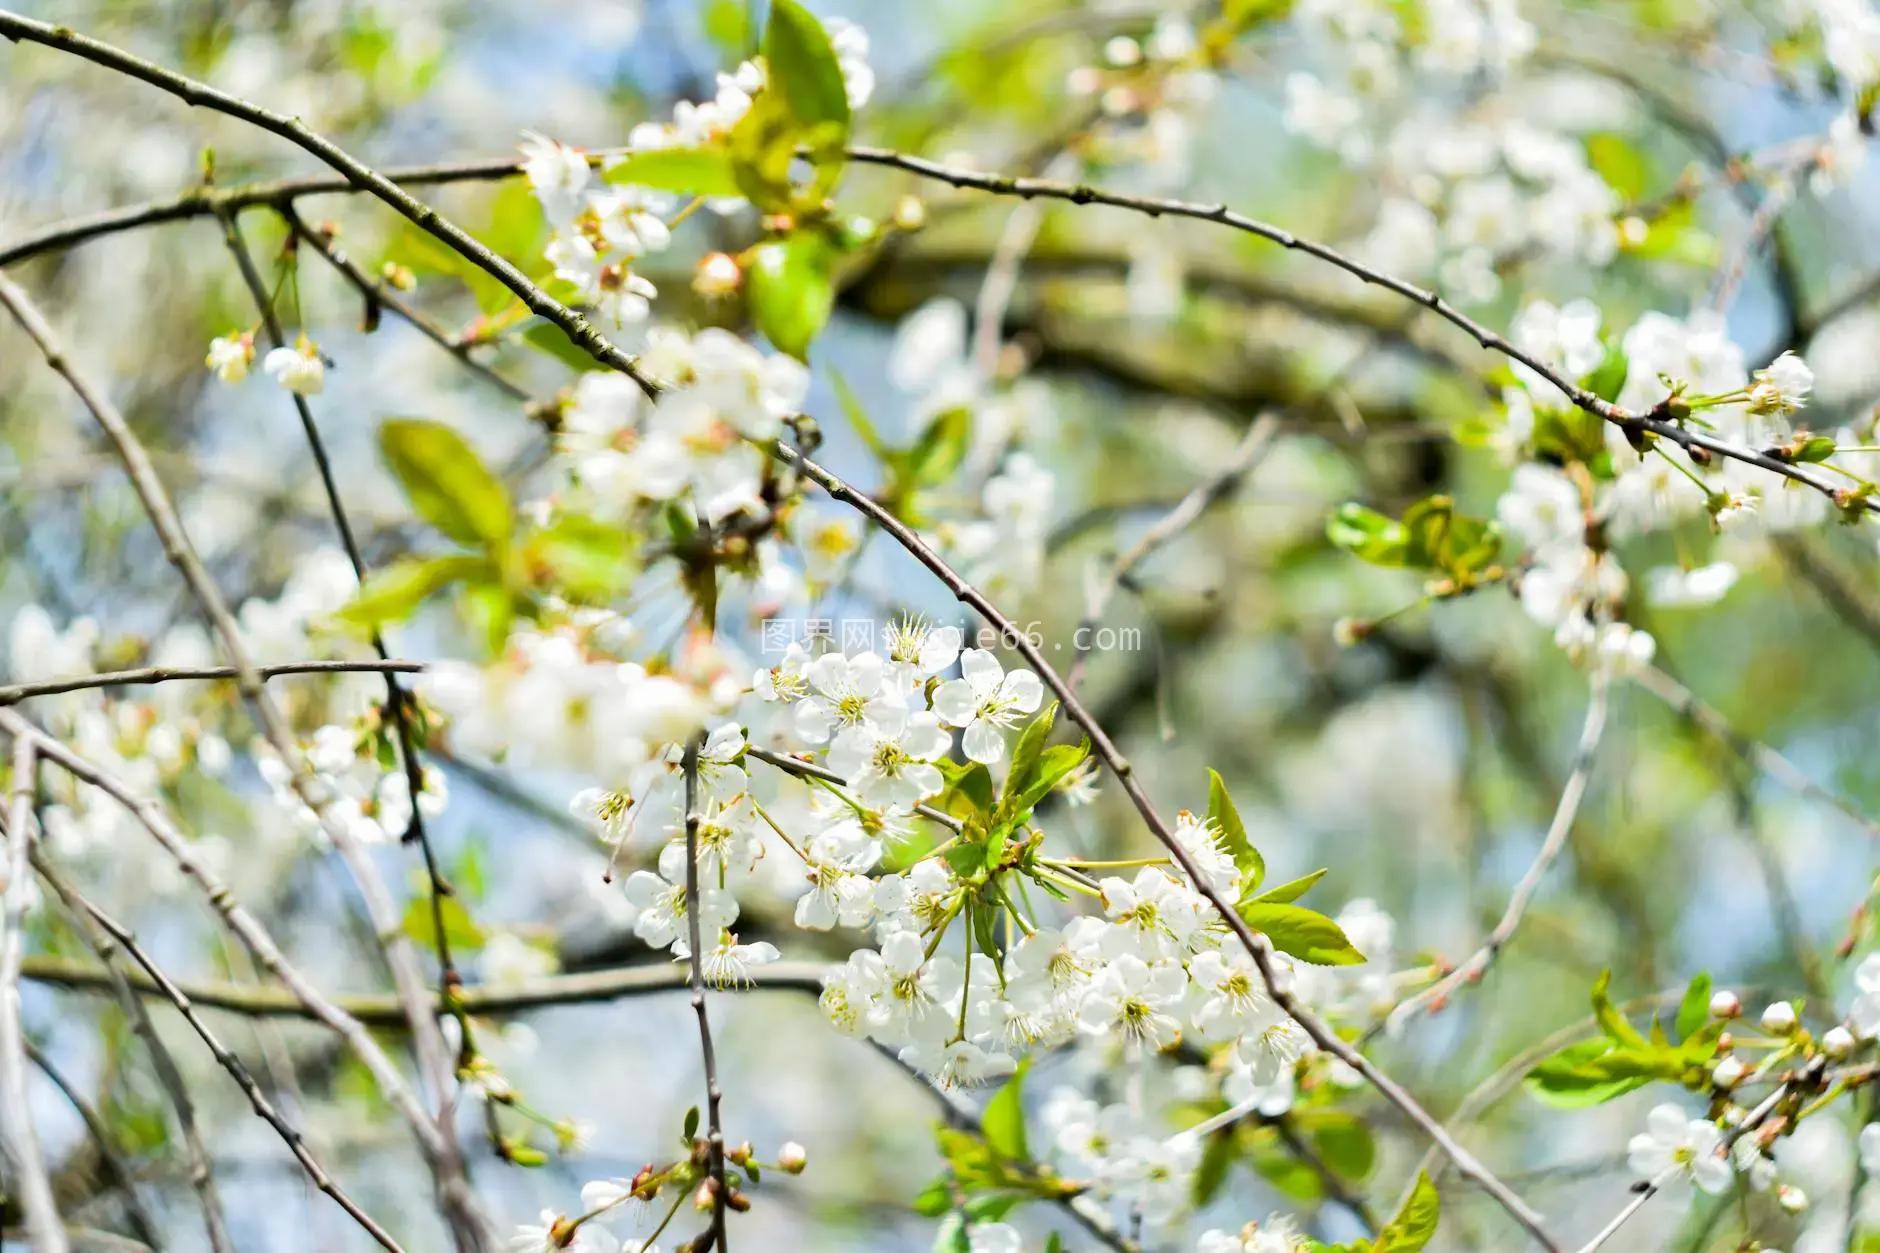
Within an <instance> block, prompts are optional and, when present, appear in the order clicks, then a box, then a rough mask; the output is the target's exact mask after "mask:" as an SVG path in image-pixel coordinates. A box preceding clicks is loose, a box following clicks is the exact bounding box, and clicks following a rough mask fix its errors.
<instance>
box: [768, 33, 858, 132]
mask: <svg viewBox="0 0 1880 1253" xmlns="http://www.w3.org/2000/svg"><path fill="white" fill-rule="evenodd" d="M764 61H765V64H766V68H767V69H768V71H769V85H768V87H767V88H766V90H767V91H775V92H777V93H779V94H780V95H781V96H782V97H783V100H784V102H785V103H786V104H788V105H789V108H790V113H791V115H792V116H793V117H794V118H795V119H796V120H797V122H798V123H800V124H801V125H802V126H803V127H805V128H810V127H816V126H820V125H824V124H833V125H834V126H835V127H836V128H838V130H837V138H836V139H835V141H834V142H835V145H836V146H837V147H840V146H841V145H842V144H844V143H847V142H848V134H849V92H848V88H847V87H846V86H844V85H843V82H842V65H841V62H839V61H838V60H837V59H836V50H835V48H833V47H832V46H831V45H830V43H829V33H828V32H827V31H825V30H824V29H823V28H822V23H821V22H818V21H817V20H816V18H815V17H814V16H813V15H812V14H811V13H810V11H809V10H808V9H805V8H804V7H803V6H802V5H801V4H798V3H797V0H771V5H770V25H769V26H768V27H766V28H765V30H764Z"/></svg>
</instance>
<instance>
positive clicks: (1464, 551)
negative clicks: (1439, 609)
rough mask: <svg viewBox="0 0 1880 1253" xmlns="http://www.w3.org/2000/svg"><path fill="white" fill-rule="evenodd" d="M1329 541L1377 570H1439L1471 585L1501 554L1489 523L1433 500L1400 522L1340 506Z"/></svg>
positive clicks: (1439, 498) (1413, 509) (1419, 504)
mask: <svg viewBox="0 0 1880 1253" xmlns="http://www.w3.org/2000/svg"><path fill="white" fill-rule="evenodd" d="M1325 534H1326V538H1327V539H1329V540H1331V542H1332V543H1333V544H1335V545H1336V546H1338V547H1339V548H1342V549H1344V550H1345V551H1347V552H1349V553H1351V554H1352V555H1353V556H1355V557H1357V558H1358V559H1359V560H1360V561H1366V562H1369V563H1370V564H1372V565H1374V566H1391V567H1400V568H1408V569H1413V570H1436V571H1440V572H1442V573H1444V574H1447V575H1449V576H1450V577H1451V578H1452V579H1454V580H1456V582H1457V583H1458V584H1461V585H1465V586H1466V585H1467V584H1469V583H1470V582H1472V581H1473V580H1474V579H1475V577H1476V576H1478V575H1479V574H1481V573H1482V572H1483V571H1484V570H1486V569H1487V568H1488V565H1489V563H1490V562H1492V561H1494V559H1495V557H1496V556H1497V555H1498V554H1499V553H1500V552H1501V529H1500V527H1498V526H1497V525H1496V524H1495V523H1494V522H1492V521H1490V520H1489V519H1487V518H1477V517H1471V516H1470V515H1468V514H1463V513H1458V512H1456V508H1455V504H1454V502H1453V501H1451V500H1450V499H1449V497H1447V496H1431V497H1429V498H1428V499H1426V500H1420V501H1418V502H1417V503H1416V504H1414V505H1412V506H1410V508H1409V509H1408V510H1406V511H1405V513H1404V516H1403V519H1402V520H1401V521H1399V520H1397V519H1395V518H1392V517H1390V516H1388V515H1387V514H1382V513H1379V512H1378V511H1377V510H1375V509H1369V508H1366V507H1365V506H1363V505H1359V504H1355V503H1351V504H1344V505H1340V506H1339V507H1338V509H1337V510H1336V511H1335V512H1334V513H1333V514H1332V517H1331V520H1330V521H1329V522H1328V523H1327V524H1326V528H1325Z"/></svg>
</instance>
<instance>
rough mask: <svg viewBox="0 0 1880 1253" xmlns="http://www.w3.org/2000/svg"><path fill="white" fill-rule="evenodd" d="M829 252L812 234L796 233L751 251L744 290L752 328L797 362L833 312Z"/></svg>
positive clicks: (826, 243) (825, 242) (832, 262)
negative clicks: (754, 327)
mask: <svg viewBox="0 0 1880 1253" xmlns="http://www.w3.org/2000/svg"><path fill="white" fill-rule="evenodd" d="M835 260H836V251H835V248H834V247H833V246H832V245H831V244H830V243H829V241H828V239H827V238H826V237H824V236H823V235H822V234H821V233H820V232H817V231H798V232H796V233H795V234H793V235H790V236H789V237H787V238H785V239H774V240H771V241H770V242H769V243H764V244H759V245H758V246H757V247H756V248H754V249H752V250H751V264H750V269H749V273H748V276H747V285H746V288H745V291H746V293H747V295H748V298H749V308H750V311H751V318H752V320H753V321H755V322H756V323H757V329H758V330H760V331H762V332H763V333H764V337H765V338H766V339H768V340H770V342H771V343H772V344H773V345H775V346H776V348H777V351H779V352H784V353H788V354H789V355H790V356H792V357H795V358H797V359H798V360H799V361H803V360H808V358H809V346H810V343H811V341H813V340H814V339H815V338H816V336H817V333H818V332H820V331H821V330H822V328H823V325H824V324H825V323H826V322H828V321H829V314H830V311H831V310H833V309H834V308H835V299H836V297H835V277H834V275H835Z"/></svg>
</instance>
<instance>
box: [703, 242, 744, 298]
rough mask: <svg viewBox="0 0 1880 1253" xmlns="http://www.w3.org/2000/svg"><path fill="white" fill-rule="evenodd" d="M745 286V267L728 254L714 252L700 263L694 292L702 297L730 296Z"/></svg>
mask: <svg viewBox="0 0 1880 1253" xmlns="http://www.w3.org/2000/svg"><path fill="white" fill-rule="evenodd" d="M743 284H744V267H743V266H741V265H739V264H738V259H737V258H736V257H734V256H732V255H731V254H730V253H726V252H714V253H711V254H709V255H707V256H706V257H705V258H704V260H702V261H700V262H699V263H698V271H697V272H696V273H695V274H693V276H692V290H693V291H695V292H697V293H698V294H699V295H701V296H729V295H731V294H732V293H733V292H735V291H737V290H738V288H739V287H741V286H743Z"/></svg>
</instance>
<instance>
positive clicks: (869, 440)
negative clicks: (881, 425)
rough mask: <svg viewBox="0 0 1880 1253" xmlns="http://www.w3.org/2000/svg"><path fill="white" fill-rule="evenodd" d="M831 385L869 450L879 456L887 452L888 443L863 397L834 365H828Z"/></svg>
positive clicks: (850, 422) (845, 414) (843, 411)
mask: <svg viewBox="0 0 1880 1253" xmlns="http://www.w3.org/2000/svg"><path fill="white" fill-rule="evenodd" d="M828 374H829V386H830V387H831V388H832V389H833V390H834V391H835V394H836V403H837V404H839V405H841V406H842V413H843V416H845V417H847V418H848V420H849V425H850V426H852V427H854V428H855V434H856V435H857V436H859V437H860V438H861V441H862V443H863V444H865V445H867V447H868V451H869V452H871V453H873V454H874V455H875V456H877V457H883V456H885V455H886V454H887V451H888V445H887V442H886V441H885V440H883V439H882V438H881V432H880V431H878V430H876V429H875V424H874V422H873V421H872V420H871V419H870V418H869V416H868V410H867V409H866V408H865V407H864V406H863V405H862V398H861V397H860V396H858V395H856V394H855V389H854V388H853V387H850V386H849V381H848V380H847V379H845V378H843V377H842V375H841V373H840V372H838V371H837V370H836V368H835V367H834V366H829V367H828Z"/></svg>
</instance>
